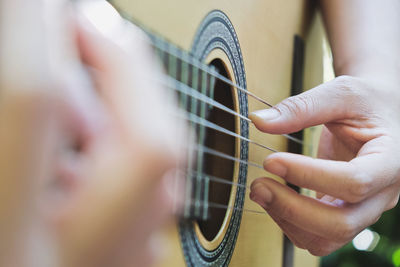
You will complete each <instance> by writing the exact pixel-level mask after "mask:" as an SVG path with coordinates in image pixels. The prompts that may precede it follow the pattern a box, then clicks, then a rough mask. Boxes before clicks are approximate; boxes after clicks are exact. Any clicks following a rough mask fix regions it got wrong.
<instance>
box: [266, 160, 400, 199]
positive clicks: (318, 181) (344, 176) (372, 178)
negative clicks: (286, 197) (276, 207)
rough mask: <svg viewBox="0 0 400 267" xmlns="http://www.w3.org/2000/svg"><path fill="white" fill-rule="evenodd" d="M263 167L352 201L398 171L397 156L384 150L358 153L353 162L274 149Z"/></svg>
mask: <svg viewBox="0 0 400 267" xmlns="http://www.w3.org/2000/svg"><path fill="white" fill-rule="evenodd" d="M377 166H378V167H377ZM264 168H265V169H266V170H267V171H269V172H271V173H273V174H276V175H278V176H280V177H282V178H283V179H285V180H286V181H287V182H289V183H292V184H295V185H297V186H299V187H304V188H308V189H312V190H315V191H318V192H321V193H324V194H328V195H331V196H334V197H336V198H340V199H343V200H345V201H346V202H350V203H357V202H360V201H362V200H364V199H366V198H368V197H370V196H372V195H373V194H375V193H377V192H378V191H380V190H382V189H383V188H385V187H386V186H388V185H391V184H392V183H393V182H394V181H393V178H392V177H396V173H397V171H398V170H397V167H396V162H395V160H394V159H391V157H388V156H385V154H381V153H372V154H367V155H363V156H359V157H357V158H355V159H354V160H352V161H350V162H345V161H333V160H323V159H313V158H310V157H306V156H303V155H295V154H290V153H275V154H273V155H271V156H269V157H268V158H267V159H266V160H265V161H264Z"/></svg>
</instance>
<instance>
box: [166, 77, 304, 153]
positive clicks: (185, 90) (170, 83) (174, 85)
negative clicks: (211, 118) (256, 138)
mask: <svg viewBox="0 0 400 267" xmlns="http://www.w3.org/2000/svg"><path fill="white" fill-rule="evenodd" d="M164 78H165V79H166V81H165V82H163V83H164V84H165V86H167V87H168V88H170V89H174V90H176V91H178V92H180V93H182V94H185V95H187V96H190V97H192V98H195V99H197V100H200V101H202V102H205V103H207V104H209V105H211V106H213V107H216V108H218V109H220V110H222V111H225V112H227V113H229V114H232V115H234V116H237V117H239V118H241V119H244V120H245V121H247V122H252V121H251V120H250V119H249V118H247V117H245V116H243V115H242V114H240V113H238V112H236V111H234V110H232V109H230V108H228V107H227V106H224V105H222V104H221V103H219V102H218V101H215V100H214V99H212V98H211V97H208V96H206V95H204V94H201V93H200V92H198V91H196V90H195V89H193V88H192V87H190V86H188V85H186V84H184V83H182V82H180V81H178V80H176V79H174V78H172V77H170V76H168V75H165V77H164ZM282 136H284V137H286V138H288V139H290V140H292V141H293V142H295V143H298V144H300V145H303V146H305V145H306V144H304V142H303V141H302V140H300V139H298V138H296V137H293V136H290V135H287V134H282ZM275 152H276V151H275Z"/></svg>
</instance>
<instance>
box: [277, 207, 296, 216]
mask: <svg viewBox="0 0 400 267" xmlns="http://www.w3.org/2000/svg"><path fill="white" fill-rule="evenodd" d="M280 213H281V216H282V218H283V219H285V220H291V219H292V218H294V216H295V210H294V208H293V207H292V205H284V206H282V207H281V210H280Z"/></svg>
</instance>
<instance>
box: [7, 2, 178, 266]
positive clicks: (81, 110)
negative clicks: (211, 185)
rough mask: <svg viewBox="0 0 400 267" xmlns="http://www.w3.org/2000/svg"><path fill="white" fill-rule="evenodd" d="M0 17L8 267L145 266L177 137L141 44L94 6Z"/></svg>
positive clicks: (162, 217) (105, 9) (165, 200)
mask: <svg viewBox="0 0 400 267" xmlns="http://www.w3.org/2000/svg"><path fill="white" fill-rule="evenodd" d="M22 7H23V8H22ZM2 10H7V14H10V15H7V16H3V17H4V20H3V24H2V25H1V27H2V36H1V40H2V48H1V54H0V55H1V62H2V68H1V72H2V73H1V75H0V78H1V79H0V82H1V89H2V90H1V94H2V97H1V101H2V105H0V106H1V108H2V110H1V112H0V117H1V118H0V119H1V120H0V127H1V131H0V134H1V136H0V137H1V139H0V142H2V145H3V144H4V146H2V147H5V148H6V149H4V150H3V151H2V155H1V158H0V159H1V165H2V166H1V167H2V168H1V171H2V175H1V177H2V181H1V183H2V184H3V185H5V186H7V187H8V188H9V191H10V192H12V193H8V192H5V193H4V194H3V192H1V193H2V196H4V197H7V198H8V200H9V202H7V203H4V202H3V203H2V206H1V210H0V211H1V213H0V216H1V218H3V217H4V218H5V216H8V215H10V213H12V214H11V215H12V216H11V217H8V218H10V219H9V221H8V222H7V220H6V221H3V222H2V224H3V225H4V226H6V228H2V229H4V230H6V229H10V228H11V229H12V230H13V232H14V233H16V234H15V235H14V236H12V235H10V236H9V240H11V241H15V247H14V248H10V249H9V250H10V252H12V253H13V254H14V256H15V253H17V251H19V252H18V253H19V254H21V255H24V256H25V257H22V256H21V257H17V258H19V259H20V261H21V262H20V263H18V264H17V265H19V266H46V264H47V265H48V266H55V265H60V266H85V267H88V266H96V267H97V266H128V265H129V266H132V264H133V265H135V266H144V265H148V264H149V263H150V262H151V259H152V258H153V255H152V253H153V252H152V248H151V246H152V245H154V242H153V241H152V240H154V236H155V233H156V230H158V229H159V228H160V226H161V225H162V224H163V223H164V222H165V221H166V219H168V218H169V217H170V215H171V214H172V208H173V204H174V203H173V202H174V200H173V196H172V195H173V194H174V193H176V192H173V190H174V189H175V188H176V187H174V183H175V182H178V183H179V181H176V177H177V176H176V174H175V169H176V168H177V167H178V165H180V163H181V161H182V159H183V158H184V153H183V146H182V144H183V145H184V142H182V140H185V138H184V136H185V134H184V132H185V129H184V127H183V126H184V125H183V123H182V122H180V121H179V120H177V119H176V117H174V114H176V112H177V110H176V107H175V105H174V101H173V98H172V96H171V95H169V94H168V93H167V92H166V91H165V90H164V88H163V87H162V86H161V85H160V83H159V82H160V77H158V76H160V75H161V71H160V68H159V67H158V65H157V64H156V60H155V58H154V56H153V55H152V53H151V49H150V47H149V45H148V43H147V39H146V37H145V36H144V34H143V33H142V32H141V31H140V30H138V29H137V28H135V27H134V26H133V25H131V24H128V23H127V22H125V21H123V20H122V19H121V18H120V17H119V16H118V15H117V13H116V12H115V10H113V9H112V8H111V6H109V4H108V3H106V2H105V1H100V0H99V1H95V0H93V1H89V0H88V1H82V2H78V3H77V4H76V5H74V6H73V7H72V6H71V5H70V4H67V3H65V2H64V1H61V0H60V1H23V0H17V1H13V2H12V3H11V2H4V3H3V9H2ZM28 10H29V11H28ZM99 10H101V14H102V16H103V17H98V16H96V15H98V14H96V12H98V11H99ZM11 14H12V15H11ZM101 23H103V24H101ZM11 25H13V30H12V31H11V30H10V28H11ZM3 43H4V44H3ZM83 64H84V66H85V67H83ZM178 140H179V143H178ZM10 162H11V164H10ZM21 166H23V168H21ZM178 187H179V186H178ZM1 188H4V186H1ZM9 203H15V204H13V206H11V205H10V204H9ZM16 209H17V210H18V212H14V210H16ZM11 211H13V212H11ZM4 232H6V231H4ZM28 239H30V240H32V244H31V245H29V242H27V240H28ZM1 246H2V247H3V246H5V242H2V244H1ZM22 247H25V248H24V249H21V248H22ZM4 251H6V250H4ZM15 259H16V257H7V255H6V254H4V257H2V260H3V261H4V262H5V263H8V264H7V265H9V264H14V263H15Z"/></svg>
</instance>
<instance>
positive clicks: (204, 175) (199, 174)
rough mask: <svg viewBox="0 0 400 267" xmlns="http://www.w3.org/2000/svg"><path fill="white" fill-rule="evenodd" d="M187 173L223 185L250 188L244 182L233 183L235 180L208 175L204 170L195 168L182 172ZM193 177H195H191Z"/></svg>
mask: <svg viewBox="0 0 400 267" xmlns="http://www.w3.org/2000/svg"><path fill="white" fill-rule="evenodd" d="M183 173H185V174H187V175H189V177H193V176H192V175H196V176H197V177H200V179H203V180H205V179H209V180H210V181H213V182H215V183H219V184H225V185H233V186H237V187H241V188H244V189H245V190H247V189H250V186H248V185H246V184H241V183H235V182H231V181H227V180H225V179H223V178H221V177H217V176H214V175H210V174H207V173H204V172H198V171H196V170H189V171H187V172H183ZM193 179H195V178H194V177H193Z"/></svg>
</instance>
